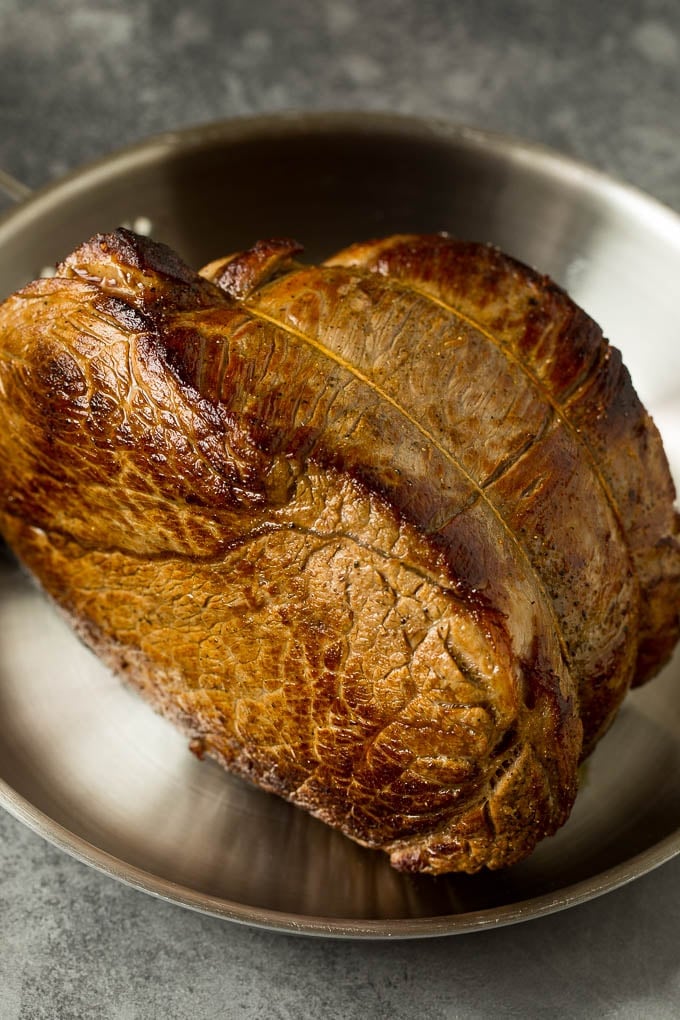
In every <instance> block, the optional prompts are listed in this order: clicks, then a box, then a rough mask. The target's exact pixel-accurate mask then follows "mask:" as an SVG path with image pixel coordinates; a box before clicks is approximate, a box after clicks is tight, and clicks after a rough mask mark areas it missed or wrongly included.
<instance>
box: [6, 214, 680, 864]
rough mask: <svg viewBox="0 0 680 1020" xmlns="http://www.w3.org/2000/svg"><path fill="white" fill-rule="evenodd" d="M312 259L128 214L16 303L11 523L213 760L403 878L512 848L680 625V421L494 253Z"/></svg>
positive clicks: (293, 249)
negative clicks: (664, 437)
mask: <svg viewBox="0 0 680 1020" xmlns="http://www.w3.org/2000/svg"><path fill="white" fill-rule="evenodd" d="M298 252H299V249H298V247H297V246H296V245H295V244H294V243H292V242H287V241H271V242H261V243H259V244H257V245H255V247H253V248H252V249H251V250H250V251H247V252H245V253H243V254H239V255H236V256H232V257H230V258H226V259H221V260H219V261H218V262H215V263H212V264H211V265H210V266H208V267H207V268H206V269H205V270H203V273H202V275H197V274H196V273H194V272H193V271H192V270H190V269H188V268H187V267H186V266H185V265H184V264H183V263H182V262H181V261H180V260H179V259H178V258H177V256H175V255H174V254H173V253H172V252H171V251H170V250H169V249H167V248H166V247H164V246H163V245H159V244H156V243H153V242H151V241H149V240H146V239H142V238H139V237H137V236H135V235H134V234H132V233H130V232H128V231H125V230H119V231H117V232H116V233H115V234H111V235H105V236H104V235H100V236H97V237H95V238H94V239H93V240H91V241H90V242H88V243H86V244H84V245H83V246H82V247H81V248H79V249H78V250H77V251H76V252H74V253H73V254H72V255H71V256H69V258H68V259H67V260H66V261H65V262H64V263H63V264H62V265H61V266H59V268H58V270H57V275H56V277H55V278H53V279H46V280H39V281H37V282H35V283H32V284H31V285H30V286H28V287H26V288H25V289H24V290H22V291H20V292H19V293H18V294H16V295H14V296H13V297H11V298H9V299H8V300H7V301H6V302H5V304H4V305H3V306H2V307H1V308H0V342H1V348H2V357H1V359H0V383H1V386H2V402H1V405H0V407H1V413H2V417H3V420H2V428H1V429H0V437H1V438H0V444H1V445H0V483H1V493H2V496H1V504H0V508H1V509H0V524H1V527H2V531H3V533H4V535H5V537H6V539H7V541H8V542H9V543H10V545H11V546H12V547H13V549H14V550H15V551H16V553H17V554H18V556H19V557H20V558H21V559H22V560H23V562H24V563H25V564H26V565H27V566H28V568H29V569H30V570H31V571H32V572H33V574H34V575H35V577H36V578H37V579H38V580H39V582H40V584H41V585H42V586H43V588H44V589H45V590H46V591H47V592H48V593H49V595H50V596H51V597H52V598H53V599H54V600H55V601H56V603H57V604H58V605H59V606H60V607H61V609H62V610H63V612H64V613H65V615H66V616H67V617H68V619H69V620H70V621H71V622H72V624H73V626H74V627H75V629H76V631H77V632H78V633H79V634H80V636H81V637H82V638H84V640H85V641H86V642H87V643H88V644H89V645H90V646H91V647H92V648H93V649H94V651H95V652H96V653H97V654H98V655H100V656H101V657H102V658H103V659H104V660H105V661H106V662H107V663H108V664H109V665H110V666H112V667H113V668H114V669H115V670H117V671H118V672H119V673H121V674H122V675H124V676H125V677H127V678H128V679H129V680H130V681H132V682H133V683H134V684H135V685H136V686H137V687H138V688H139V689H140V690H141V691H142V692H143V693H144V694H145V695H146V696H147V697H148V698H149V700H150V701H151V702H152V703H153V704H154V705H155V706H156V707H157V708H159V709H160V710H161V711H162V712H164V713H165V714H166V715H168V716H169V717H170V718H172V719H174V720H175V721H177V722H178V723H179V724H180V725H181V726H182V727H183V728H184V729H185V730H186V732H187V733H188V734H189V735H190V737H191V739H192V741H193V742H195V743H194V746H196V747H198V748H199V749H200V750H201V752H205V753H206V754H208V755H211V756H212V757H214V758H216V759H217V760H218V761H220V762H221V763H222V764H223V765H225V766H226V767H227V768H229V769H231V770H232V771H234V772H236V773H239V774H240V775H242V776H246V777H248V778H249V779H251V780H253V781H254V782H255V783H257V784H258V785H259V786H261V787H263V788H264V789H266V790H270V791H274V792H275V793H278V794H280V795H282V796H284V797H286V798H288V799H289V800H291V801H293V802H294V803H295V804H298V805H299V806H301V807H303V808H305V809H307V810H308V811H310V812H311V813H312V814H314V815H316V816H317V817H319V818H321V819H323V820H324V821H326V822H328V823H329V824H331V825H333V826H335V827H337V828H338V829H340V830H341V831H342V832H344V833H345V834H346V835H348V836H350V837H352V838H353V839H355V840H357V841H358V842H360V843H363V844H365V845H367V846H371V847H378V848H381V849H383V850H385V851H387V853H389V855H390V857H391V860H392V863H393V864H394V865H395V866H396V867H397V868H401V869H405V870H414V871H416V870H418V871H427V872H432V873H438V872H445V871H456V870H462V871H476V870H478V869H479V868H481V867H483V866H487V867H491V868H498V867H501V866H505V865H508V864H511V863H513V862H515V861H518V860H520V859H521V858H522V857H525V856H526V855H527V854H528V853H529V852H530V851H531V850H532V849H533V848H534V847H535V845H536V843H537V842H538V841H539V840H540V839H541V838H542V837H544V836H546V835H549V834H551V833H553V832H555V830H556V829H557V828H558V827H559V826H560V825H561V824H562V823H563V822H564V821H565V819H566V818H567V816H568V814H569V811H570V809H571V806H572V803H573V800H574V796H575V793H576V786H577V768H578V765H579V762H580V760H581V759H582V757H583V756H584V755H585V754H587V753H588V752H589V751H590V750H591V749H592V747H593V746H594V744H595V742H596V741H597V739H598V738H599V737H600V736H601V735H602V733H603V732H604V731H605V730H606V728H607V727H608V725H609V724H610V722H611V720H612V718H613V716H614V714H615V713H616V710H617V708H618V706H619V705H620V703H621V700H622V698H623V696H624V695H625V693H626V691H627V689H628V687H629V686H630V684H631V682H634V681H642V680H645V679H647V678H648V677H649V676H651V675H652V674H653V673H655V672H656V671H657V670H658V669H659V667H660V666H661V665H662V664H663V662H664V661H665V660H666V659H667V658H668V656H669V654H670V652H671V649H672V647H673V644H674V642H675V640H676V637H677V633H678V608H679V605H680V550H679V546H678V539H677V533H678V528H677V521H676V516H675V513H674V510H673V499H674V490H673V484H672V482H671V478H670V475H669V471H668V467H667V464H666V460H665V457H664V453H663V449H662V446H661V442H660V439H659V436H658V434H657V432H656V429H655V427H654V425H653V424H652V422H651V420H650V418H649V417H648V415H647V414H646V412H645V410H644V409H643V407H642V406H641V404H640V402H639V400H638V399H637V397H636V395H635V392H634V390H633V388H632V385H631V382H630V378H629V376H628V373H627V371H626V369H625V368H624V367H623V366H622V364H621V359H620V356H619V353H618V352H617V351H616V350H615V349H614V348H613V347H610V346H609V345H608V344H607V342H606V341H605V340H603V338H602V334H601V332H600V330H599V329H598V327H597V326H596V325H595V324H594V323H593V322H592V320H591V319H589V318H588V316H587V315H586V314H585V313H584V312H582V311H581V310H580V309H579V308H577V307H576V306H575V305H574V304H573V302H572V301H571V300H570V299H569V298H568V297H567V296H566V295H565V294H564V292H563V291H561V290H560V289H559V288H558V287H556V286H555V285H554V284H553V283H551V282H550V281H549V280H548V279H546V278H545V277H542V276H539V275H537V274H536V273H534V272H533V271H531V270H529V269H527V268H526V267H525V266H523V265H520V264H519V263H517V262H515V261H513V260H512V259H510V258H508V257H506V256H505V255H502V254H501V253H500V252H499V251H497V250H496V249H494V248H491V247H486V246H482V245H478V244H470V243H462V242H459V241H454V240H451V239H449V238H447V237H443V236H428V237H410V236H409V237H392V238H388V239H386V240H382V241H376V242H371V243H367V244H360V245H355V246H353V247H351V248H349V249H347V250H346V251H344V252H341V253H340V254H338V255H336V256H335V257H334V258H332V259H330V260H328V261H327V262H326V263H324V264H323V265H321V266H318V267H317V266H306V265H301V264H298V263H296V262H295V257H296V255H297V254H298Z"/></svg>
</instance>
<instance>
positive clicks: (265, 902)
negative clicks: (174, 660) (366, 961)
mask: <svg viewBox="0 0 680 1020" xmlns="http://www.w3.org/2000/svg"><path fill="white" fill-rule="evenodd" d="M140 218H141V219H140ZM144 221H149V223H145V222H144ZM121 222H127V223H129V224H134V223H135V222H137V223H138V224H144V226H145V227H146V226H149V224H150V227H151V231H152V234H153V236H154V237H156V238H157V239H159V240H163V241H166V242H167V243H169V244H171V245H172V246H173V247H174V248H176V249H177V251H178V252H179V253H180V254H181V255H182V256H183V257H184V258H185V260H186V261H188V262H190V263H191V264H193V265H195V266H199V265H200V264H203V263H205V262H208V261H209V260H210V259H212V258H215V257H217V256H219V255H221V254H225V253H227V252H229V251H232V250H236V249H239V248H243V247H247V246H249V245H250V244H252V243H253V242H254V241H255V240H257V239H258V238H262V237H276V236H292V237H295V238H297V239H298V240H299V241H300V242H302V243H303V244H304V246H305V249H306V252H307V255H308V256H309V257H310V259H316V258H318V257H323V256H324V255H327V254H329V253H330V252H332V251H333V250H335V249H337V248H339V247H341V246H342V245H344V244H347V243H349V242H351V241H354V240H359V239H366V238H369V237H373V236H379V235H383V234H388V233H391V232H403V231H418V232H427V231H438V230H446V231H449V232H451V233H452V234H455V235H457V236H461V237H466V238H470V239H476V240H481V241H491V242H493V243H495V244H497V245H499V246H500V247H502V248H504V249H505V250H506V251H508V252H510V253H511V254H513V255H515V256H516V257H518V258H520V259H522V260H523V261H525V262H528V263H530V264H533V265H535V266H537V267H539V268H540V269H541V270H542V271H544V272H547V273H549V274H550V275H551V276H553V277H554V278H555V279H556V280H557V281H558V282H560V283H561V284H562V285H564V286H566V287H567V289H568V290H569V291H570V293H571V294H572V296H573V297H574V298H575V300H576V301H577V302H579V303H580V304H581V305H583V306H584V307H585V308H586V310H587V311H588V312H589V313H590V314H591V315H593V316H594V317H595V318H596V319H597V320H598V321H599V322H600V324H601V325H602V326H603V328H604V330H605V332H606V334H607V335H608V336H609V337H610V338H611V340H612V341H613V342H614V343H615V344H616V345H617V346H618V347H620V348H621V349H622V351H623V354H624V358H625V360H626V362H627V364H628V366H629V368H630V370H631V373H632V376H633V379H634V381H635V383H636V385H637V388H638V391H639V393H640V396H641V397H642V399H643V401H644V402H645V403H646V405H647V406H648V408H649V409H650V410H651V411H652V413H653V415H654V417H655V419H656V421H657V423H658V425H659V426H660V428H661V431H662V434H663V436H664V439H665V442H666V448H667V451H668V454H669V457H670V459H671V463H672V467H673V470H674V474H675V477H676V480H677V479H678V478H680V343H678V339H679V338H678V335H677V309H676V305H677V281H678V279H680V217H678V216H677V215H676V214H675V213H673V212H672V211H670V210H668V209H665V208H664V207H662V206H660V205H659V204H658V203H656V202H655V201H653V200H652V199H650V198H647V197H645V196H644V195H642V194H640V193H638V192H636V191H634V190H632V189H630V188H627V187H625V186H623V185H621V184H618V183H616V182H614V181H612V180H611V179H609V178H607V177H606V176H603V175H602V174H600V173H598V172H596V171H594V170H592V169H589V168H588V167H585V166H582V165H580V164H577V163H575V162H573V161H571V160H569V159H566V158H563V157H561V156H559V155H556V154H554V153H551V152H548V151H546V150H544V149H541V148H539V147H536V146H532V145H526V144H524V143H522V142H519V141H515V140H512V139H508V138H504V137H500V136H494V135H488V134H484V133H482V132H479V131H476V130H470V129H467V128H459V127H454V126H451V125H448V124H444V123H441V122H431V121H427V120H415V119H410V118H402V117H393V116H383V115H373V114H337V115H330V116H329V115H283V116H275V117H262V118H255V119H246V120H235V121H231V122H225V123H221V124H216V125H211V126H207V127H199V128H195V129H190V130H185V131H181V132H177V133H171V134H165V135H162V136H160V137H157V138H153V139H151V140H149V141H147V142H144V143H143V144H141V145H137V146H135V147H133V148H130V149H127V150H124V151H122V152H119V153H117V154H115V155H113V156H111V157H110V158H108V159H106V160H103V161H101V162H99V163H96V164H94V165H91V166H89V167H86V168H85V169H83V170H80V171H78V172H77V173H75V174H73V175H71V176H69V177H68V178H66V179H64V180H62V181H60V182H58V183H57V184H54V185H52V186H50V187H48V188H46V189H44V190H43V191H41V192H40V193H37V194H36V195H34V196H33V197H31V198H29V199H28V200H26V201H24V202H23V203H22V204H21V205H19V206H18V207H16V208H15V209H14V210H12V211H11V212H10V214H9V215H7V216H6V217H5V218H4V220H2V221H1V222H0V298H3V297H4V296H6V295H7V294H8V293H10V292H11V291H12V290H14V289H16V288H17V287H19V286H21V285H23V284H24V283H26V282H27V281H28V280H29V279H31V278H33V277H35V276H36V275H37V274H38V273H39V272H40V271H41V269H42V268H43V267H44V266H46V265H49V264H52V263H54V262H55V261H57V260H58V259H60V258H61V257H63V256H64V255H65V254H66V253H68V252H69V251H70V250H71V249H72V248H74V247H75V246H76V245H77V244H78V243H79V242H80V241H82V240H83V239H85V238H86V237H88V236H90V235H91V234H93V233H95V232H97V231H103V230H109V229H112V228H114V227H115V226H117V225H118V224H119V223H121ZM0 719H1V720H2V728H1V730H0V803H2V805H3V806H4V807H5V808H7V809H8V810H9V811H10V812H11V813H12V814H13V815H15V816H16V817H17V818H19V819H20V820H22V821H23V822H25V823H26V824H27V825H29V826H30V827H31V828H32V829H34V830H35V831H37V832H39V833H40V834H41V835H42V836H44V837H45V838H47V839H48V840H50V841H52V842H53V843H55V844H57V845H58V846H60V847H62V848H63V849H64V850H66V851H68V852H69V853H71V854H73V855H74V856H75V857H77V858H79V859H80V860H82V861H84V862H86V863H88V864H90V865H93V866H94V867H96V868H98V869H100V870H101V871H103V872H105V873H107V874H109V875H112V876H113V877H115V878H117V879H120V880H122V881H124V882H127V883H129V884H130V885H132V886H135V887H137V888H139V889H143V890H145V891H147V892H150V893H153V894H155V895H158V896H161V897H163V898H166V899H168V900H171V901H173V902H175V903H179V904H182V905H184V906H188V907H192V908H194V909H197V910H201V911H204V912H206V913H210V914H214V915H218V916H220V917H224V918H228V919H230V920H234V921H240V922H244V923H248V924H253V925H259V926H262V927H266V928H270V929H275V930H281V931H288V932H299V933H306V934H314V935H326V936H339V937H357V938H360V937H364V938H399V937H404V938H407V937H410V938H413V937H420V936H433V935H444V934H453V933H457V932H466V931H472V930H477V929H482V928H487V927H491V926H496V925H502V924H510V923H513V922H517V921H524V920H528V919H530V918H534V917H537V916H539V915H542V914H546V913H549V912H551V911H554V910H558V909H562V908H565V907H568V906H570V905H572V904H575V903H579V902H583V901H584V900H587V899H590V898H592V897H594V896H598V895H600V894H602V893H604V892H607V891H608V890H611V889H613V888H615V887H617V886H619V885H621V884H623V883H625V882H627V881H630V880H631V879H634V878H636V877H637V876H639V875H642V874H644V873H645V872H647V871H649V870H650V869H651V868H653V867H655V866H657V865H659V864H661V863H663V862H664V861H666V860H668V859H669V858H671V857H672V856H673V855H675V854H676V853H678V851H679V850H680V656H676V658H675V660H674V661H673V662H672V663H671V664H670V665H669V666H668V667H667V668H666V670H665V671H664V673H663V674H662V675H661V676H660V677H659V678H657V679H656V680H655V681H654V682H653V683H651V684H650V685H649V686H648V687H646V688H643V689H642V690H638V691H636V692H634V693H633V694H632V695H631V696H630V697H629V698H628V700H627V702H626V704H625V707H624V708H623V711H622V712H621V715H620V717H619V719H618V721H617V723H616V725H615V726H614V727H613V729H612V730H611V731H610V733H609V734H608V735H607V737H606V738H605V739H604V741H603V742H602V743H601V745H600V746H599V747H598V749H597V750H596V752H595V754H594V756H593V757H592V759H591V760H590V761H589V762H588V764H587V766H586V768H585V771H584V775H583V781H582V789H581V792H580V794H579V798H578V801H577V804H576V808H575V810H574V812H573V815H572V817H571V819H570V820H569V822H568V824H567V825H566V826H565V827H564V829H563V830H562V831H561V832H560V833H559V834H558V835H557V836H556V837H554V838H553V839H550V840H547V841H545V842H544V843H543V844H541V846H540V847H539V849H538V850H537V851H536V853H535V854H534V855H533V856H532V857H531V858H530V859H529V860H528V861H526V862H524V863H523V864H521V865H519V866H517V867H514V868H511V869H509V870H508V871H505V872H500V873H496V874H482V875H477V876H472V877H469V876H452V877H446V878H439V879H430V878H426V877H422V878H413V877H406V876H402V875H398V874H397V873H395V872H393V871H392V870H391V869H390V867H389V865H388V863H387V860H386V858H383V856H382V855H379V854H375V853H371V852H370V851H367V850H363V849H361V848H360V847H358V846H355V845H354V844H352V843H351V842H349V841H348V840H346V839H344V838H343V837H342V836H340V835H338V834H336V833H334V832H331V831H330V830H329V829H327V828H326V827H325V826H324V825H322V824H321V823H319V822H316V821H314V820H313V819H311V818H308V817H307V816H306V815H304V814H303V813H302V812H300V811H297V810H296V809H294V808H292V807H290V806H289V805H287V804H285V803H283V802H281V801H279V800H278V799H276V798H274V797H272V796H269V795H267V794H264V793H261V792H260V791H258V790H256V789H253V788H250V787H249V786H247V785H246V784H244V783H243V782H242V781H240V780H237V779H235V778H233V777H230V776H228V775H226V774H224V773H223V772H222V771H221V770H220V769H219V768H218V767H217V766H214V765H212V764H211V763H209V762H198V761H197V760H196V759H195V758H194V757H193V756H192V755H191V754H189V753H188V751H187V748H186V743H185V740H184V739H183V738H182V737H181V736H180V735H178V734H177V733H176V732H175V730H174V729H173V728H172V727H171V726H170V725H169V724H168V723H166V722H164V721H163V720H162V719H160V718H158V717H157V716H155V715H154V714H153V712H152V711H151V710H150V709H149V708H148V707H147V706H146V705H145V704H143V703H142V702H141V701H140V700H138V699H137V697H136V696H135V695H134V694H133V693H131V692H129V691H128V690H126V689H124V688H123V687H122V686H121V685H120V684H119V683H118V681H117V680H116V679H115V678H113V677H112V676H111V675H109V674H108V673H107V672H106V670H105V669H103V668H102V667H101V666H100V665H99V664H98V663H97V661H96V660H95V659H94V658H93V657H92V656H91V655H90V653H89V652H88V651H86V650H85V649H84V648H83V647H82V646H81V645H80V644H79V643H78V642H77V641H76V639H75V638H73V636H72V635H71V634H70V632H69V631H68V630H67V628H66V627H65V625H64V624H63V623H62V622H61V620H60V619H59V618H58V617H57V616H56V615H55V613H54V611H53V609H52V608H51V607H50V606H49V605H47V604H46V602H45V601H44V600H43V598H42V597H41V596H40V594H39V593H38V592H37V591H36V590H35V589H34V588H33V586H32V585H31V583H30V582H29V581H28V580H27V579H26V578H25V577H24V576H23V574H22V573H21V572H20V571H19V569H18V568H17V567H16V565H15V563H14V562H13V560H12V558H11V557H10V556H9V555H8V554H6V553H5V554H3V555H2V556H0Z"/></svg>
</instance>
